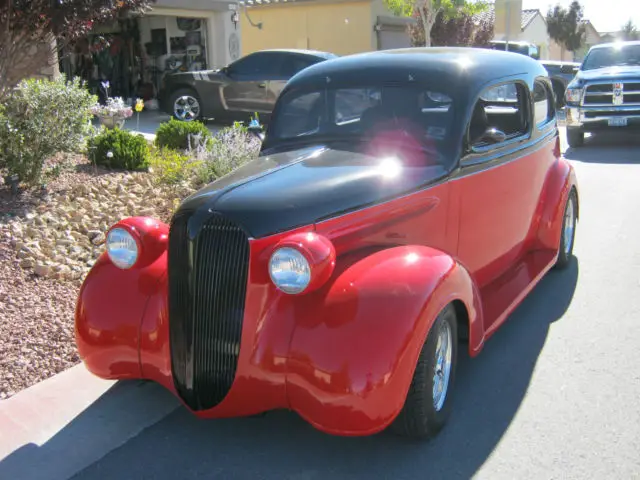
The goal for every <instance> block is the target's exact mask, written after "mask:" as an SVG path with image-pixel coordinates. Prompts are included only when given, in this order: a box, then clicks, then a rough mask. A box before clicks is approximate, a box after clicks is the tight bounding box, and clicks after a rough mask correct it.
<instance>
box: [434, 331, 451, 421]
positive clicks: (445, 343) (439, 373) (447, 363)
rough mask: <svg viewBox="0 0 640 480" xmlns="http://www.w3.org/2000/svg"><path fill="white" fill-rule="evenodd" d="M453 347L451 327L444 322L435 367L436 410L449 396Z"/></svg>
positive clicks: (439, 334)
mask: <svg viewBox="0 0 640 480" xmlns="http://www.w3.org/2000/svg"><path fill="white" fill-rule="evenodd" d="M452 349H453V339H452V337H451V327H450V326H449V323H448V322H442V323H441V326H440V331H439V332H438V341H437V344H436V352H435V363H434V368H433V370H434V372H433V408H435V410H436V412H438V411H440V409H441V408H442V406H443V405H444V401H445V400H446V398H447V390H448V388H449V377H450V376H451V352H452Z"/></svg>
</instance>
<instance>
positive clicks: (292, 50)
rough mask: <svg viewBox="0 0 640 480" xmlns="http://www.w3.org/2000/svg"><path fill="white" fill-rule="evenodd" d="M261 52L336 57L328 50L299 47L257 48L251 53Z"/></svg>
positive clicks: (336, 56)
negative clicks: (257, 49)
mask: <svg viewBox="0 0 640 480" xmlns="http://www.w3.org/2000/svg"><path fill="white" fill-rule="evenodd" d="M261 52H280V53H297V54H300V55H310V56H312V57H321V58H325V59H327V60H329V59H332V58H338V55H336V54H334V53H330V52H323V51H320V50H305V49H301V48H269V49H265V50H259V51H257V52H253V53H261Z"/></svg>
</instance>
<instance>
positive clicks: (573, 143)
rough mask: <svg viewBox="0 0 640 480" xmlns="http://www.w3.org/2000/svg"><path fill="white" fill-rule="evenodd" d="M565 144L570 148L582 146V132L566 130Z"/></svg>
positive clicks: (571, 129)
mask: <svg viewBox="0 0 640 480" xmlns="http://www.w3.org/2000/svg"><path fill="white" fill-rule="evenodd" d="M567 143H568V144H569V146H570V147H572V148H575V147H581V146H582V145H584V132H582V131H580V130H577V129H573V128H567Z"/></svg>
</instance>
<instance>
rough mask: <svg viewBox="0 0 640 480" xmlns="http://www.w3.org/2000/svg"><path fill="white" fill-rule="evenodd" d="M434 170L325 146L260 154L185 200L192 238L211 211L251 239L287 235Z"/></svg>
mask: <svg viewBox="0 0 640 480" xmlns="http://www.w3.org/2000/svg"><path fill="white" fill-rule="evenodd" d="M446 173H447V172H446V170H445V169H444V168H443V167H441V166H440V165H437V166H424V165H422V166H410V167H408V166H405V165H403V164H401V163H400V162H399V161H397V160H392V159H385V158H379V157H375V156H372V155H366V154H363V153H358V152H355V151H348V150H339V149H335V148H328V147H323V146H315V147H309V148H305V149H298V150H294V151H289V152H283V153H276V154H273V155H267V156H261V157H258V158H257V159H255V160H253V161H251V162H249V163H247V164H245V165H243V166H242V167H240V168H238V169H237V170H235V171H234V172H232V173H231V174H229V175H227V176H225V177H222V178H220V179H219V180H217V181H215V182H213V183H212V184H210V185H209V186H207V187H205V188H203V189H202V190H200V191H198V192H196V193H195V194H193V195H191V196H190V197H188V198H187V199H186V200H185V201H184V202H183V203H182V205H181V206H180V208H179V209H178V212H176V213H177V214H180V213H183V212H184V213H188V212H190V213H192V214H193V216H192V218H191V220H190V221H189V232H190V236H194V235H195V234H196V232H197V231H198V230H199V229H200V225H201V224H202V222H203V221H204V220H205V219H206V218H208V217H209V216H210V215H212V214H214V213H218V214H220V215H223V216H224V217H226V218H228V219H229V220H232V221H234V222H236V223H238V224H239V225H240V226H242V228H244V230H245V231H246V232H247V234H248V235H249V236H251V237H253V238H259V237H264V236H267V235H271V234H274V233H278V232H282V231H287V230H290V229H293V228H296V227H299V226H303V225H308V224H312V223H315V222H317V221H319V220H321V219H325V218H330V217H332V216H336V215H339V214H342V213H346V212H349V211H353V210H357V209H359V208H362V207H365V206H367V205H371V204H375V203H378V202H381V201H384V200H387V199H391V198H393V197H396V196H399V195H402V194H403V193H407V192H410V191H412V190H415V189H416V188H418V187H420V186H422V185H425V184H426V183H429V182H432V181H434V180H436V179H438V178H442V177H443V176H444V175H446Z"/></svg>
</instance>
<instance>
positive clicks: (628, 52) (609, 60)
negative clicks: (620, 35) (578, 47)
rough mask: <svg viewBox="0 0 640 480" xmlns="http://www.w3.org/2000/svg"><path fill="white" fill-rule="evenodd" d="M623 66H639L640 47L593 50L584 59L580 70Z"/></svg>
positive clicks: (613, 47) (627, 46)
mask: <svg viewBox="0 0 640 480" xmlns="http://www.w3.org/2000/svg"><path fill="white" fill-rule="evenodd" d="M624 65H634V66H640V45H626V46H620V47H615V46H612V47H606V48H596V49H593V50H591V53H589V55H587V58H585V59H584V63H583V65H582V70H594V69H596V68H605V67H614V66H624Z"/></svg>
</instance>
